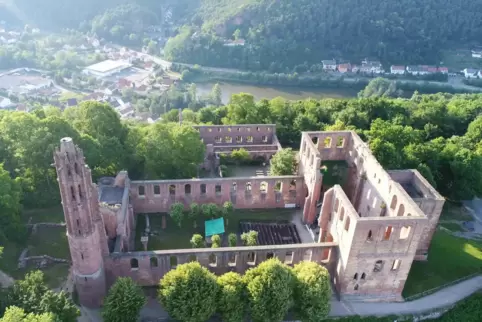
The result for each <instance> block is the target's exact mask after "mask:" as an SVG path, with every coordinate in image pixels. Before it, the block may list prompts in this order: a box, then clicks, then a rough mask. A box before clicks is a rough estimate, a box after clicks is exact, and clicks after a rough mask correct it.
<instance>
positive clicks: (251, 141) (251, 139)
mask: <svg viewBox="0 0 482 322" xmlns="http://www.w3.org/2000/svg"><path fill="white" fill-rule="evenodd" d="M246 142H247V143H253V137H252V136H251V135H248V136H247V137H246Z"/></svg>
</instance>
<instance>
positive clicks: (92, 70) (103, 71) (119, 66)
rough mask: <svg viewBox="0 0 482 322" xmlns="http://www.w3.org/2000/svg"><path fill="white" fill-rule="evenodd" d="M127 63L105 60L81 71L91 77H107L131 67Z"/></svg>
mask: <svg viewBox="0 0 482 322" xmlns="http://www.w3.org/2000/svg"><path fill="white" fill-rule="evenodd" d="M131 66H132V65H131V64H130V63H129V62H126V61H123V60H110V59H109V60H105V61H103V62H100V63H97V64H94V65H91V66H88V67H86V68H85V69H84V70H83V73H84V74H87V75H93V76H96V77H108V76H112V75H114V74H116V73H119V72H121V71H123V70H124V69H126V68H129V67H131Z"/></svg>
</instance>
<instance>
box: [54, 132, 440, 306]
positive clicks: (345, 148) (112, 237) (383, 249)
mask: <svg viewBox="0 0 482 322" xmlns="http://www.w3.org/2000/svg"><path fill="white" fill-rule="evenodd" d="M195 128H196V129H197V130H198V131H199V136H200V140H202V141H203V142H204V144H205V145H206V156H205V161H204V163H203V164H201V165H200V166H201V167H217V166H219V159H220V155H221V154H222V153H229V152H230V151H233V150H235V149H239V148H244V149H246V150H247V151H248V152H249V153H250V155H251V157H253V158H264V159H265V160H266V162H268V161H269V159H270V158H271V156H273V155H274V154H275V153H276V152H277V151H278V150H279V149H281V145H280V144H279V142H278V139H277V137H276V127H275V126H274V125H266V124H255V125H231V126H220V125H212V126H196V127H195ZM54 159H55V167H56V170H57V175H58V182H59V186H60V192H61V197H62V205H63V210H64V215H65V222H66V225H67V236H68V242H69V246H70V253H71V257H72V271H73V276H74V279H75V285H76V290H77V292H78V295H79V300H80V303H81V304H82V305H85V306H88V307H99V306H100V305H102V301H103V298H104V296H105V295H106V291H107V289H108V288H109V286H110V285H112V284H113V283H114V282H115V280H116V278H117V277H121V276H129V277H131V278H132V279H134V280H135V281H136V282H137V283H138V284H139V285H142V286H152V285H157V284H158V282H159V280H160V279H161V278H162V277H163V276H164V274H166V273H167V272H168V271H169V270H171V269H173V268H174V267H175V266H176V265H178V264H182V263H185V262H188V261H189V260H191V259H192V258H195V260H197V261H199V262H200V263H201V264H202V265H204V266H206V267H207V268H208V269H209V270H211V271H212V272H214V273H217V274H221V273H224V272H227V271H236V272H239V273H243V272H244V271H245V270H247V269H249V268H250V267H253V266H256V265H257V264H258V263H260V262H262V261H263V260H265V259H267V258H270V257H278V258H279V259H280V260H281V261H282V262H285V263H286V264H288V265H293V264H296V263H298V262H300V261H302V260H308V261H314V262H317V263H319V264H321V265H324V266H325V267H327V269H328V270H329V272H330V275H331V279H332V284H333V288H334V291H335V292H336V293H337V294H338V295H339V296H340V297H341V298H344V299H360V300H370V301H398V300H401V299H402V296H401V293H402V290H403V287H404V285H405V282H406V280H407V276H408V273H409V271H410V267H411V265H412V263H413V261H414V260H427V254H428V248H429V246H430V242H431V240H432V236H433V234H434V232H435V229H436V225H437V222H438V219H439V216H440V214H441V211H442V208H443V205H444V201H445V200H444V198H443V197H442V196H440V194H439V193H438V192H437V191H436V190H435V189H434V188H433V187H432V186H431V185H430V184H429V183H428V182H427V180H425V178H423V176H422V175H421V174H420V173H419V172H418V171H416V170H397V171H385V170H384V169H383V168H382V166H381V165H380V164H379V163H378V161H377V160H376V159H375V157H374V156H373V155H372V153H371V152H370V150H369V148H368V146H367V144H366V143H364V142H363V141H362V140H361V139H360V138H359V137H358V135H357V134H356V133H354V132H351V131H341V132H302V133H301V146H300V151H299V154H298V169H297V173H296V175H292V176H279V177H273V176H255V177H232V178H231V177H230V178H198V179H185V180H153V181H131V180H130V179H129V176H128V173H127V172H125V171H121V172H120V173H119V174H118V175H117V176H116V177H115V178H101V179H100V180H99V182H98V183H97V184H94V183H93V182H92V176H91V171H90V169H89V167H88V165H87V164H86V163H85V159H84V156H83V152H82V150H81V149H80V148H79V147H77V146H76V145H75V143H74V142H73V141H72V139H70V138H63V139H61V141H60V147H59V148H58V149H57V150H56V151H55V153H54ZM335 160H336V161H345V162H346V164H347V168H348V175H347V179H346V182H344V183H343V185H338V184H336V185H334V186H331V187H327V186H325V185H324V183H323V177H324V174H323V171H321V169H323V164H324V162H328V161H335ZM226 201H231V202H232V203H233V205H234V207H235V208H237V209H243V208H244V209H262V208H297V209H302V212H303V218H302V220H303V222H304V223H305V224H306V225H307V226H306V227H313V226H316V227H317V228H318V229H319V234H318V235H317V237H316V239H315V240H313V241H312V242H309V243H296V244H281V245H261V246H254V247H222V248H216V249H211V248H209V249H208V248H206V249H202V248H201V249H172V250H157V251H135V249H134V239H135V238H140V237H141V236H135V224H136V216H139V215H140V214H153V216H154V214H155V215H159V213H167V212H168V211H169V208H170V206H171V205H172V204H173V203H175V202H181V203H184V205H185V206H186V208H187V207H189V205H190V204H191V203H193V202H197V203H199V204H203V203H216V204H219V205H222V204H223V203H224V202H226ZM159 216H160V215H159ZM307 229H308V228H307ZM213 257H214V258H215V260H214V261H213V260H212V258H213Z"/></svg>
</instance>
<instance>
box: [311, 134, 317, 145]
mask: <svg viewBox="0 0 482 322" xmlns="http://www.w3.org/2000/svg"><path fill="white" fill-rule="evenodd" d="M311 141H312V142H313V144H314V145H317V144H318V137H317V136H314V137H312V138H311Z"/></svg>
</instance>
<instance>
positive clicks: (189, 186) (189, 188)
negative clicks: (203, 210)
mask: <svg viewBox="0 0 482 322" xmlns="http://www.w3.org/2000/svg"><path fill="white" fill-rule="evenodd" d="M184 194H186V195H190V194H191V185H190V184H189V183H188V184H186V185H185V186H184Z"/></svg>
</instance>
